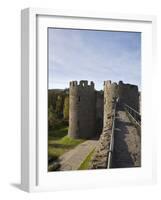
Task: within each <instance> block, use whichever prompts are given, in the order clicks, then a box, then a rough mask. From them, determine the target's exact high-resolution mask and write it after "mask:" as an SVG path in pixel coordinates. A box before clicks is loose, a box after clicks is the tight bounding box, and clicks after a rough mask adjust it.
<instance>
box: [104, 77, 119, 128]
mask: <svg viewBox="0 0 161 200" xmlns="http://www.w3.org/2000/svg"><path fill="white" fill-rule="evenodd" d="M117 97H118V85H117V83H111V81H104V121H103V127H104V128H107V129H110V128H111V126H112V111H113V106H114V102H115V101H116V99H117Z"/></svg>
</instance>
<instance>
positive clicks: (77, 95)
mask: <svg viewBox="0 0 161 200" xmlns="http://www.w3.org/2000/svg"><path fill="white" fill-rule="evenodd" d="M95 94H96V93H95V89H94V83H93V82H90V84H88V81H83V80H82V81H80V83H78V82H77V81H72V82H70V88H69V131H68V135H69V136H70V137H72V138H83V139H89V138H93V137H95V135H96V95H95Z"/></svg>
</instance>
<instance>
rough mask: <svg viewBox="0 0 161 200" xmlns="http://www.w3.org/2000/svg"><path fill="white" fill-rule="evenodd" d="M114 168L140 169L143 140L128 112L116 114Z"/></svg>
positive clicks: (121, 111) (120, 111)
mask: <svg viewBox="0 0 161 200" xmlns="http://www.w3.org/2000/svg"><path fill="white" fill-rule="evenodd" d="M114 134H115V135H114V154H113V168H123V167H139V166H140V165H141V161H140V160H141V158H140V157H141V156H140V154H141V138H140V134H139V133H138V130H137V129H136V127H135V126H134V125H133V124H132V123H131V122H130V120H129V118H128V116H127V115H126V112H125V111H123V110H119V111H117V113H116V129H115V133H114Z"/></svg>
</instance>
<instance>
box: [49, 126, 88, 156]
mask: <svg viewBox="0 0 161 200" xmlns="http://www.w3.org/2000/svg"><path fill="white" fill-rule="evenodd" d="M67 134H68V127H67V126H62V127H61V128H59V129H58V130H50V131H49V137H48V156H51V157H53V158H54V159H57V158H58V157H59V156H61V155H62V154H64V153H65V152H67V151H69V150H71V149H73V148H74V147H75V146H77V145H78V144H80V143H82V142H84V140H82V139H73V138H70V137H68V136H67Z"/></svg>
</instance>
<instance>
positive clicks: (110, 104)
mask: <svg viewBox="0 0 161 200" xmlns="http://www.w3.org/2000/svg"><path fill="white" fill-rule="evenodd" d="M118 99H119V103H120V105H121V103H122V104H124V103H126V104H128V105H129V106H131V107H132V108H134V109H136V110H138V109H139V92H138V87H137V86H135V85H130V84H124V83H123V82H122V81H120V82H119V84H117V83H112V82H111V81H105V82H104V122H103V131H102V134H101V135H100V139H99V142H98V145H97V147H96V150H95V155H94V157H93V160H92V162H91V163H92V164H91V168H92V169H99V168H106V167H107V162H108V152H109V147H110V141H111V134H112V119H113V115H114V107H115V103H116V101H117V100H118Z"/></svg>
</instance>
